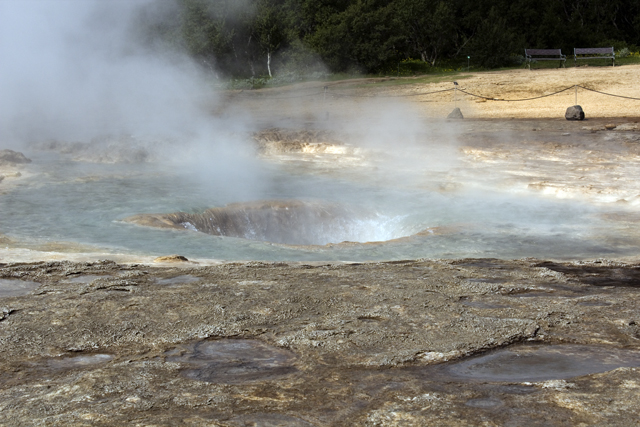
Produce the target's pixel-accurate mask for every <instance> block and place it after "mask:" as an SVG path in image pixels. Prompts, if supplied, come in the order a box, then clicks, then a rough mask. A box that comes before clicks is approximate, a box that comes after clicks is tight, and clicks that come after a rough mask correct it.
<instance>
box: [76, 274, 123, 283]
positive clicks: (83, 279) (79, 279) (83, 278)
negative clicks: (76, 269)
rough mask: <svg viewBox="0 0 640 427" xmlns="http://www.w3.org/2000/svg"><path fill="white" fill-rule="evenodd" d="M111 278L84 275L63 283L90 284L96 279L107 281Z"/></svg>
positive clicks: (109, 276) (108, 276)
mask: <svg viewBox="0 0 640 427" xmlns="http://www.w3.org/2000/svg"><path fill="white" fill-rule="evenodd" d="M111 277H113V276H112V275H107V276H100V275H99V274H84V275H82V276H75V277H71V278H68V279H65V282H68V283H91V282H93V281H94V280H96V279H109V278H111Z"/></svg>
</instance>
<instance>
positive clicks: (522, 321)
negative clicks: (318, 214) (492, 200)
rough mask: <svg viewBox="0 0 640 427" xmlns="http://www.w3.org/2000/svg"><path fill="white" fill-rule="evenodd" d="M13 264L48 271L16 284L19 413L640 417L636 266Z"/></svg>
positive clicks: (18, 420) (7, 328)
mask: <svg viewBox="0 0 640 427" xmlns="http://www.w3.org/2000/svg"><path fill="white" fill-rule="evenodd" d="M0 267H1V268H0V279H2V280H11V281H13V280H21V281H29V282H34V283H39V286H37V287H36V288H35V289H33V290H31V292H30V293H29V294H26V295H14V296H1V297H0V306H1V307H2V319H0V320H1V321H0V346H1V347H2V352H0V386H1V387H2V390H3V397H2V399H1V400H0V412H1V413H2V414H3V423H4V424H5V425H32V424H48V425H124V424H141V425H149V424H153V425H178V424H179V425H219V426H237V425H240V426H242V425H265V426H270V425H300V426H309V425H312V426H325V425H336V426H341V425H344V426H347V425H428V424H430V423H431V424H434V423H435V424H436V425H479V424H483V425H490V426H493V425H495V426H498V425H499V426H504V425H513V426H515V425H619V426H623V425H625V426H626V425H633V424H634V423H635V422H636V421H637V419H638V417H639V416H640V397H639V396H640V395H639V394H638V392H637V391H638V388H640V370H638V368H637V367H636V366H637V361H638V360H639V358H640V341H639V338H640V331H639V329H638V326H637V324H636V322H637V321H638V319H640V309H639V308H638V307H640V305H639V304H638V302H639V301H638V299H639V297H638V292H637V288H635V287H634V286H628V285H624V284H623V285H620V286H617V285H616V283H615V281H616V278H621V281H622V283H624V278H625V277H628V276H633V272H634V271H635V270H636V269H637V267H638V265H637V264H624V263H620V262H610V261H605V260H599V261H598V262H584V261H583V262H579V263H558V262H554V263H548V262H543V261H540V260H533V259H530V260H529V259H527V260H518V261H508V260H494V259H464V260H452V261H438V260H417V261H393V262H381V263H362V264H327V263H313V264H299V263H292V264H287V263H260V262H249V263H230V264H222V265H217V266H208V267H198V266H193V265H186V266H185V265H184V264H181V265H176V266H170V267H166V266H157V265H153V266H149V265H118V264H115V263H113V262H110V261H101V262H94V263H70V262H41V263H35V264H25V263H21V264H2V265H0ZM603 268H604V269H603ZM607 268H608V269H613V270H615V271H616V272H617V273H616V274H615V275H611V274H610V271H609V270H607ZM581 272H582V273H583V274H581ZM599 276H604V277H606V283H607V285H606V286H601V285H599V283H598V281H597V280H596V279H597V278H598V277H599ZM73 278H83V279H77V280H73ZM589 281H591V282H594V283H593V284H591V283H589ZM527 295H529V296H527ZM525 296H526V297H525ZM524 344H527V345H524ZM532 344H535V345H532ZM523 349H524V350H523ZM527 358H528V359H529V361H531V363H526V360H527ZM523 360H525V363H524V364H521V365H517V363H516V364H514V365H512V366H511V367H509V366H508V364H509V363H511V362H514V361H517V362H518V363H522V361H523ZM595 365H597V366H596V367H595V368H594V366H595ZM523 371H527V372H529V374H530V375H525V376H522V375H521V373H522V372H523ZM505 372H507V373H508V372H515V373H516V374H517V375H515V376H514V375H511V376H509V375H506V374H505ZM538 374H540V375H538ZM542 374H544V375H542Z"/></svg>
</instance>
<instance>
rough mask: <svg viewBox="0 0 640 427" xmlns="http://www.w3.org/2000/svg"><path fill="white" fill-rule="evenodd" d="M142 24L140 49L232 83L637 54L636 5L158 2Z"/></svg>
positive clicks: (610, 0)
mask: <svg viewBox="0 0 640 427" xmlns="http://www.w3.org/2000/svg"><path fill="white" fill-rule="evenodd" d="M162 11H164V12H162ZM141 16H144V17H145V19H141V20H140V23H141V24H142V25H143V27H144V28H142V30H141V32H142V33H143V34H144V36H145V39H146V40H147V41H151V42H153V44H154V45H155V46H158V45H159V44H160V43H159V41H160V42H161V43H162V44H163V45H164V46H165V47H166V46H171V47H172V48H175V49H182V50H186V51H187V52H188V53H189V54H190V55H191V56H192V57H194V58H195V59H196V60H197V61H199V62H200V63H201V64H202V65H203V66H204V67H206V68H208V69H210V70H212V71H213V72H222V73H223V74H225V75H227V76H234V77H255V76H264V75H270V74H272V73H273V74H275V75H277V74H278V73H301V74H305V73H311V72H314V71H323V69H324V70H326V71H331V72H345V71H346V72H349V71H359V72H367V73H375V72H381V71H382V70H385V69H390V68H393V65H394V64H398V63H399V62H400V61H403V60H407V59H417V60H421V61H424V63H425V64H429V66H436V65H437V64H438V63H439V62H441V61H449V62H451V61H453V62H455V61H461V60H462V59H466V56H467V55H469V56H471V57H472V58H473V59H472V61H473V64H474V65H475V66H482V67H485V68H494V67H500V66H505V65H510V64H513V63H514V61H517V60H518V57H519V56H521V55H522V54H523V49H524V48H526V47H529V48H561V49H562V50H563V52H564V53H566V54H570V53H571V52H572V49H573V48H574V47H601V46H614V48H615V49H616V50H618V49H621V48H624V47H631V48H632V49H634V48H635V47H636V46H637V45H640V2H638V1H637V0H497V1H496V0H390V1H383V0H241V1H239V0H158V2H156V3H151V4H149V5H148V6H147V7H146V9H145V10H144V11H142V12H141ZM462 62H464V61H462ZM325 67H328V70H327V69H325ZM214 70H215V71H214Z"/></svg>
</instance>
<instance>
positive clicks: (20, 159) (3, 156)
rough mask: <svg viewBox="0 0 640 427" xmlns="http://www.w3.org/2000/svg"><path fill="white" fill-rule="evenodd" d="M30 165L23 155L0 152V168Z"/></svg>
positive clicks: (14, 152) (5, 151)
mask: <svg viewBox="0 0 640 427" xmlns="http://www.w3.org/2000/svg"><path fill="white" fill-rule="evenodd" d="M23 163H31V159H28V158H27V157H26V156H25V155H24V154H22V153H20V152H19V151H13V150H6V149H5V150H0V166H6V165H16V164H23Z"/></svg>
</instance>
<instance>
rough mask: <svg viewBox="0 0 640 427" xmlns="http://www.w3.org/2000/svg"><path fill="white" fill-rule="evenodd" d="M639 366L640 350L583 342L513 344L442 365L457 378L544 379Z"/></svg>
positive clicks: (494, 379) (445, 371) (447, 372)
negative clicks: (514, 345)
mask: <svg viewBox="0 0 640 427" xmlns="http://www.w3.org/2000/svg"><path fill="white" fill-rule="evenodd" d="M632 366H640V352H638V351H629V350H621V349H615V348H605V347H594V346H584V345H552V346H543V345H528V346H526V345H525V346H517V347H512V348H507V349H502V350H498V351H494V352H491V353H489V354H485V355H482V356H477V357H472V358H470V359H466V360H463V361H460V362H457V363H452V364H450V365H448V366H446V367H444V368H443V369H444V373H445V374H448V375H449V376H451V377H452V379H453V380H455V378H459V379H460V380H484V381H547V380H554V379H567V378H572V377H577V376H582V375H589V374H595V373H601V372H607V371H611V370H613V369H617V368H620V367H632Z"/></svg>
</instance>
